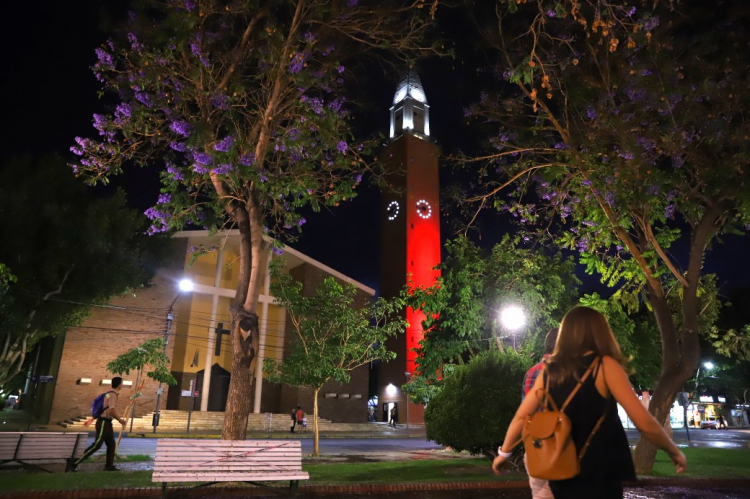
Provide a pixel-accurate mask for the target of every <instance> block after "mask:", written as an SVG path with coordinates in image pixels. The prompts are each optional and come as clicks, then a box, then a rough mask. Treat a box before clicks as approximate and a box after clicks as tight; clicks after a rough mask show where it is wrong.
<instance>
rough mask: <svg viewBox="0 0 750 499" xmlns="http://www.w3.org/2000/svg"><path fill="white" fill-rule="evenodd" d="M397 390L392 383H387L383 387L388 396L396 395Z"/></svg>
mask: <svg viewBox="0 0 750 499" xmlns="http://www.w3.org/2000/svg"><path fill="white" fill-rule="evenodd" d="M397 392H398V388H396V386H395V385H394V384H393V383H388V386H386V387H385V394H386V395H388V396H391V397H392V396H393V395H396V393H397Z"/></svg>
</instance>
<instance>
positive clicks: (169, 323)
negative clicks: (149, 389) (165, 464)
mask: <svg viewBox="0 0 750 499" xmlns="http://www.w3.org/2000/svg"><path fill="white" fill-rule="evenodd" d="M179 297H180V295H179V294H178V295H177V297H176V298H175V299H174V301H172V304H171V305H170V306H169V310H168V311H167V326H166V327H165V328H164V355H166V354H167V345H168V344H169V330H170V329H171V328H172V321H173V320H174V314H173V313H172V307H173V306H174V302H176V301H177V298H179ZM163 392H164V389H163V388H162V387H161V381H159V388H157V390H156V411H155V412H154V417H153V419H152V422H151V424H153V426H154V431H153V433H156V427H157V426H159V417H160V404H161V394H162V393H163Z"/></svg>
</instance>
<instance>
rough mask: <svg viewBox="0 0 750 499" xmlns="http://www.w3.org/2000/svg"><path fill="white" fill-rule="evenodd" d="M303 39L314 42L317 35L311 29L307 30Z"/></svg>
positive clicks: (303, 34)
mask: <svg viewBox="0 0 750 499" xmlns="http://www.w3.org/2000/svg"><path fill="white" fill-rule="evenodd" d="M302 39H303V40H305V41H306V42H307V43H312V42H313V41H314V40H315V35H313V34H312V33H310V32H309V31H305V32H304V33H302Z"/></svg>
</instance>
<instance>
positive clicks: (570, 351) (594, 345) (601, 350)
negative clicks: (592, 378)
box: [547, 307, 626, 386]
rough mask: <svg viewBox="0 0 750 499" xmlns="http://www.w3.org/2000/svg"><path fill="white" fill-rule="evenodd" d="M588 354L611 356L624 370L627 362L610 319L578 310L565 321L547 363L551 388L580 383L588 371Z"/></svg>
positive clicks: (590, 310)
mask: <svg viewBox="0 0 750 499" xmlns="http://www.w3.org/2000/svg"><path fill="white" fill-rule="evenodd" d="M587 352H594V353H595V354H596V355H597V356H604V355H609V356H610V357H612V358H613V359H615V360H616V361H617V362H619V363H620V364H621V365H623V366H624V365H625V362H626V360H625V358H624V357H623V355H622V351H620V345H618V344H617V340H616V339H615V337H614V335H613V334H612V330H611V329H610V327H609V323H608V322H607V318H606V317H604V315H602V314H601V313H599V312H597V311H596V310H594V309H593V308H589V307H575V308H573V309H571V310H570V311H569V312H568V313H567V314H565V317H563V320H562V323H561V324H560V332H559V334H558V336H557V343H556V344H555V350H554V351H553V352H552V355H551V356H550V357H549V358H548V359H547V370H548V372H549V382H550V386H558V385H562V384H564V383H566V382H567V381H570V380H578V376H579V375H580V372H581V368H582V367H588V365H587V363H584V362H583V356H584V354H586V353H587Z"/></svg>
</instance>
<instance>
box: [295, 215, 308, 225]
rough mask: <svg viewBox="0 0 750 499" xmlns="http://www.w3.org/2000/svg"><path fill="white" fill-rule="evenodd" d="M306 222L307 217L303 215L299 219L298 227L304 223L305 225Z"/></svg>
mask: <svg viewBox="0 0 750 499" xmlns="http://www.w3.org/2000/svg"><path fill="white" fill-rule="evenodd" d="M306 223H307V220H305V217H302V218H300V219H299V221H298V222H297V226H298V227H302V226H303V225H305V224H306Z"/></svg>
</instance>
